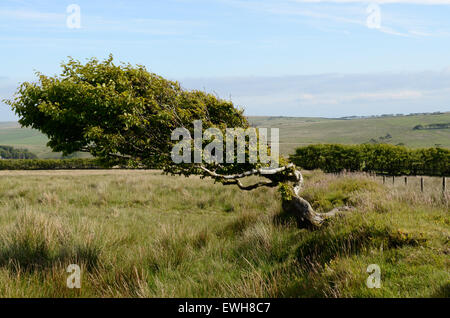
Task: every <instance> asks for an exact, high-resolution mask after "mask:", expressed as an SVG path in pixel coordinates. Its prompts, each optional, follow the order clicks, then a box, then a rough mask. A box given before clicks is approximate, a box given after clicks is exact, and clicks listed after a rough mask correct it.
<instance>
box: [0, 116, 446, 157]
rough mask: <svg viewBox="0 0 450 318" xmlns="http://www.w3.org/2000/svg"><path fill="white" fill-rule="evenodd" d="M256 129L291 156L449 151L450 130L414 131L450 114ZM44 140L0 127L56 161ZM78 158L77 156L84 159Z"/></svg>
mask: <svg viewBox="0 0 450 318" xmlns="http://www.w3.org/2000/svg"><path fill="white" fill-rule="evenodd" d="M249 120H250V123H251V124H252V125H253V126H255V127H266V128H271V127H276V128H279V129H280V144H281V145H280V150H281V153H283V154H290V153H293V151H294V149H295V148H297V147H299V146H304V145H309V144H317V143H342V144H361V143H367V142H372V143H375V142H384V143H389V144H394V145H397V144H403V145H405V146H407V147H411V148H420V147H433V146H436V145H439V146H441V147H445V148H450V129H448V128H442V129H414V127H415V126H417V125H422V126H429V125H432V124H447V123H450V112H447V113H441V114H427V115H413V116H385V117H374V118H355V119H336V118H312V117H251V116H250V117H249ZM47 141H48V140H47V137H46V136H44V135H43V134H41V133H40V132H38V131H36V130H33V129H29V128H21V127H20V126H19V124H18V123H16V122H4V123H0V145H8V146H14V147H16V148H26V149H28V150H30V151H31V152H33V153H35V154H36V155H38V156H39V157H40V158H59V157H61V154H60V153H54V152H52V151H51V149H49V148H48V147H47V146H46V143H47ZM86 155H87V154H77V155H76V156H86Z"/></svg>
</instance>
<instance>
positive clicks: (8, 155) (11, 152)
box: [0, 146, 37, 159]
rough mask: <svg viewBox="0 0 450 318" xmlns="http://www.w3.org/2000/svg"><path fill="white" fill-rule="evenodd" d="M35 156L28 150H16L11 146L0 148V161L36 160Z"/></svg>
mask: <svg viewBox="0 0 450 318" xmlns="http://www.w3.org/2000/svg"><path fill="white" fill-rule="evenodd" d="M36 158H37V156H36V155H35V154H34V153H32V152H30V151H28V149H16V148H13V147H11V146H0V159H36Z"/></svg>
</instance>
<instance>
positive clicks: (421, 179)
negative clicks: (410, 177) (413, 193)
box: [420, 177, 424, 192]
mask: <svg viewBox="0 0 450 318" xmlns="http://www.w3.org/2000/svg"><path fill="white" fill-rule="evenodd" d="M423 186H424V184H423V177H420V191H422V192H423Z"/></svg>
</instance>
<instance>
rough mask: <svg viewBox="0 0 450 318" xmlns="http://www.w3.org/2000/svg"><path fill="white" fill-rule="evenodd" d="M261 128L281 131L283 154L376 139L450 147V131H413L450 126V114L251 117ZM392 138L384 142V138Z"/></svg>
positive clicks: (395, 142) (414, 145) (414, 146)
mask: <svg viewBox="0 0 450 318" xmlns="http://www.w3.org/2000/svg"><path fill="white" fill-rule="evenodd" d="M250 121H251V123H252V124H253V125H255V126H257V127H268V128H269V127H277V128H279V129H280V143H281V145H280V151H281V153H283V154H292V153H294V150H295V148H297V147H299V146H305V145H309V144H318V143H340V144H362V143H366V142H369V141H370V140H371V139H375V140H376V141H378V142H380V141H381V142H386V143H389V144H393V145H397V144H404V145H405V146H407V147H410V148H420V147H434V146H435V145H440V146H441V147H446V148H450V129H434V130H413V128H414V127H415V126H416V125H419V124H421V125H429V124H437V123H450V112H448V113H445V114H439V115H416V116H399V117H379V118H363V119H351V120H343V119H326V118H296V117H291V118H290V117H250ZM388 134H389V135H390V136H391V138H387V139H384V140H381V139H380V137H386V135H388Z"/></svg>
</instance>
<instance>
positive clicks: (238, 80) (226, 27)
mask: <svg viewBox="0 0 450 318" xmlns="http://www.w3.org/2000/svg"><path fill="white" fill-rule="evenodd" d="M70 4H77V5H79V7H80V9H81V28H80V29H70V28H68V27H67V24H66V20H67V18H68V16H69V13H67V7H68V5H70ZM370 4H376V5H378V7H379V9H380V15H379V16H380V20H379V22H380V23H379V27H377V28H373V27H372V28H369V27H368V23H367V20H368V17H369V16H370V15H371V12H373V11H370V10H369V11H370V12H368V7H369V5H370ZM109 53H113V54H114V56H115V58H116V60H118V61H125V62H131V63H137V64H144V65H146V66H147V67H148V69H149V70H151V71H153V72H156V73H158V74H161V75H163V76H166V77H168V78H170V79H175V80H179V81H180V82H181V83H182V84H183V86H185V87H186V88H198V89H205V90H207V91H210V92H216V93H218V94H219V95H220V96H221V97H224V98H231V99H232V100H233V102H235V103H236V104H238V105H240V106H242V107H244V108H245V109H246V114H247V115H276V116H280V115H284V116H326V117H339V116H347V115H369V114H382V113H409V112H431V111H448V110H450V0H373V1H370V2H367V1H359V0H333V1H332V0H330V1H321V0H261V1H244V0H164V1H163V0H161V1H155V0H151V1H148V0H147V1H143V0H142V1H141V0H129V1H114V0H110V1H103V0H100V1H94V0H90V1H85V0H70V1H64V0H39V1H32V0H30V1H26V0H1V2H0V61H1V62H0V63H1V64H0V99H2V98H8V97H10V96H11V95H12V94H13V92H14V91H15V88H16V87H17V84H18V83H19V82H21V81H24V80H33V79H34V75H33V72H34V70H39V71H41V72H43V73H45V74H56V73H58V72H59V64H60V62H61V61H63V60H65V59H66V58H67V56H72V57H74V58H77V59H80V60H84V59H86V58H88V57H93V56H95V57H98V58H104V57H107V55H108V54H109ZM15 119H16V117H15V116H14V114H13V113H12V112H11V111H10V110H9V109H8V107H7V106H6V105H4V104H1V103H0V121H7V120H15Z"/></svg>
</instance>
